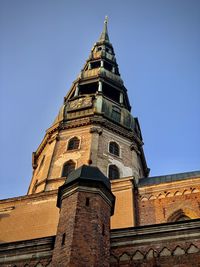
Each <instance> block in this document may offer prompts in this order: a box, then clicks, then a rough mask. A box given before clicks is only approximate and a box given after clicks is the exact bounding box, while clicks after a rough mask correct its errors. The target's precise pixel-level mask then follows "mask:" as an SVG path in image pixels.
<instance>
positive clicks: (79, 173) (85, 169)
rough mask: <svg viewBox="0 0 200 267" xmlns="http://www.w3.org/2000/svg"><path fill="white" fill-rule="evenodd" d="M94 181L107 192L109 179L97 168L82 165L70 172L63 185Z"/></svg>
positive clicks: (109, 186) (109, 187)
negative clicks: (102, 185) (101, 184)
mask: <svg viewBox="0 0 200 267" xmlns="http://www.w3.org/2000/svg"><path fill="white" fill-rule="evenodd" d="M81 180H87V181H94V182H101V183H103V184H104V185H105V186H106V187H107V188H108V189H109V190H110V189H111V185H110V181H109V179H108V178H107V177H106V176H105V175H104V174H103V173H102V172H101V171H100V170H99V168H97V167H93V166H87V165H82V166H81V167H80V168H78V169H76V170H74V171H73V172H71V173H70V174H69V175H68V177H67V179H66V181H65V183H64V185H68V184H71V183H73V182H75V181H81Z"/></svg>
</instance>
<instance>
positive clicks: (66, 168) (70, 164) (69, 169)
mask: <svg viewBox="0 0 200 267" xmlns="http://www.w3.org/2000/svg"><path fill="white" fill-rule="evenodd" d="M74 169H75V162H73V161H72V160H70V161H68V162H66V163H65V165H64V167H63V171H62V177H67V176H68V175H69V174H70V173H71V172H72V171H73V170H74Z"/></svg>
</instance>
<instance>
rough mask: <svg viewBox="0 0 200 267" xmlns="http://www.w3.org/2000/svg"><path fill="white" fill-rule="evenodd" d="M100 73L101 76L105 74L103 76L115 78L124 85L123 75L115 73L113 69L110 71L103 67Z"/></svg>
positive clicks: (114, 79)
mask: <svg viewBox="0 0 200 267" xmlns="http://www.w3.org/2000/svg"><path fill="white" fill-rule="evenodd" d="M100 74H101V76H103V77H107V78H109V79H111V80H113V81H115V82H117V83H119V84H120V85H123V81H122V79H121V77H120V76H118V75H117V74H115V73H112V72H111V71H108V70H106V69H104V68H101V69H100Z"/></svg>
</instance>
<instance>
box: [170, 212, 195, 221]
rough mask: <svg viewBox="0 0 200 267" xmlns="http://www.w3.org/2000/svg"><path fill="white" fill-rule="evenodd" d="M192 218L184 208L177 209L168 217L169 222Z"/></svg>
mask: <svg viewBox="0 0 200 267" xmlns="http://www.w3.org/2000/svg"><path fill="white" fill-rule="evenodd" d="M190 219H191V218H190V217H189V216H188V215H187V214H185V212H184V211H183V210H182V209H179V210H176V211H175V212H174V213H173V214H172V215H171V216H169V218H168V220H167V221H168V222H179V221H186V220H190Z"/></svg>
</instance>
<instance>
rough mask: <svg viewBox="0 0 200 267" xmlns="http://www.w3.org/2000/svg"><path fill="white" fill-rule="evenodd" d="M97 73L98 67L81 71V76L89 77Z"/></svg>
mask: <svg viewBox="0 0 200 267" xmlns="http://www.w3.org/2000/svg"><path fill="white" fill-rule="evenodd" d="M98 74H99V68H96V69H92V70H86V71H84V72H83V73H82V78H89V77H93V76H97V75H98Z"/></svg>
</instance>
